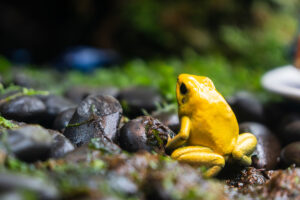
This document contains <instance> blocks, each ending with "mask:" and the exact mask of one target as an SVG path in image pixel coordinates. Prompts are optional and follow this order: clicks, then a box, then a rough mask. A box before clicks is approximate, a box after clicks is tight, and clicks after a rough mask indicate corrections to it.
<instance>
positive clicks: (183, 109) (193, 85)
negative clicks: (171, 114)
mask: <svg viewBox="0 0 300 200" xmlns="http://www.w3.org/2000/svg"><path fill="white" fill-rule="evenodd" d="M214 93H215V86H214V84H213V82H212V81H211V80H210V79H209V78H207V77H205V76H195V75H190V74H180V75H179V76H178V78H177V85H176V96H177V102H178V106H179V114H188V113H191V112H193V111H194V110H195V109H198V108H199V107H201V105H205V104H206V103H209V102H210V101H211V100H212V98H214V96H215V94H214Z"/></svg>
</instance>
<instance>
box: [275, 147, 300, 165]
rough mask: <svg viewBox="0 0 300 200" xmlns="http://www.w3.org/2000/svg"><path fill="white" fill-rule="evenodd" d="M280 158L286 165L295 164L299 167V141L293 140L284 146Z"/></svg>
mask: <svg viewBox="0 0 300 200" xmlns="http://www.w3.org/2000/svg"><path fill="white" fill-rule="evenodd" d="M280 158H281V160H282V161H283V162H284V164H285V165H286V166H290V165H292V164H296V166H298V167H300V142H293V143H291V144H289V145H287V146H285V147H284V148H283V149H282V151H281V154H280Z"/></svg>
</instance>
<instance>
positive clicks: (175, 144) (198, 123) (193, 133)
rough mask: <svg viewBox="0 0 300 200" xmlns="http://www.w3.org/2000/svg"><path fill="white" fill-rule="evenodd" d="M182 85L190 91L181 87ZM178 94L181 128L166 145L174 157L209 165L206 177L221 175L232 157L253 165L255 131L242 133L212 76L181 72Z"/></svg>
mask: <svg viewBox="0 0 300 200" xmlns="http://www.w3.org/2000/svg"><path fill="white" fill-rule="evenodd" d="M182 84H184V86H185V87H184V88H185V89H186V90H181V89H180V87H181V86H182ZM182 87H183V86H182ZM176 95H177V102H178V115H179V118H180V120H181V128H180V131H179V133H178V134H177V135H176V136H175V137H174V138H172V139H170V138H169V140H168V143H167V145H166V149H167V150H169V151H173V150H174V151H173V153H172V154H171V157H172V158H173V159H176V160H179V161H181V162H186V163H190V164H193V165H197V166H206V167H207V168H208V170H207V171H206V172H205V173H204V176H206V177H212V176H215V175H217V174H218V172H219V171H220V170H221V169H222V168H223V167H224V165H225V161H226V160H228V158H230V157H231V158H233V159H235V160H237V161H239V162H240V163H241V164H243V165H246V166H249V165H251V157H250V155H251V154H252V153H253V151H254V150H255V148H256V144H257V140H256V137H255V136H254V135H252V134H251V133H243V134H240V135H239V126H238V123H237V120H236V117H235V115H234V113H233V111H232V110H231V108H230V106H229V105H228V103H227V102H226V101H225V99H224V97H223V96H222V95H221V94H220V93H219V92H218V91H217V90H216V89H215V86H214V84H213V82H212V81H211V80H210V79H209V78H207V77H204V76H195V75H189V74H181V75H179V76H178V79H177V86H176Z"/></svg>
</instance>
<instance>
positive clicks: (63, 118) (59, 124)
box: [53, 108, 76, 132]
mask: <svg viewBox="0 0 300 200" xmlns="http://www.w3.org/2000/svg"><path fill="white" fill-rule="evenodd" d="M75 110H76V108H69V109H67V110H64V111H62V112H61V113H59V114H58V115H57V117H56V118H55V120H54V123H53V129H55V130H59V131H61V132H63V130H64V129H65V128H66V127H67V125H68V124H69V121H70V120H71V118H72V116H73V114H74V112H75Z"/></svg>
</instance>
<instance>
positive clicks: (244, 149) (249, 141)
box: [232, 133, 257, 166]
mask: <svg viewBox="0 0 300 200" xmlns="http://www.w3.org/2000/svg"><path fill="white" fill-rule="evenodd" d="M256 144H257V140H256V137H255V136H254V135H253V134H251V133H243V134H240V135H239V137H238V140H237V144H236V146H235V148H234V150H233V151H232V157H233V158H234V159H235V160H239V161H240V163H241V164H242V165H246V166H249V165H251V157H250V156H251V154H252V153H253V152H254V150H255V148H256Z"/></svg>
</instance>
